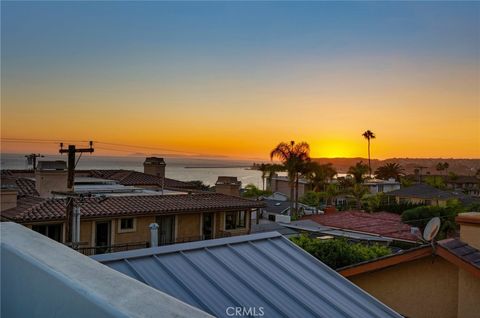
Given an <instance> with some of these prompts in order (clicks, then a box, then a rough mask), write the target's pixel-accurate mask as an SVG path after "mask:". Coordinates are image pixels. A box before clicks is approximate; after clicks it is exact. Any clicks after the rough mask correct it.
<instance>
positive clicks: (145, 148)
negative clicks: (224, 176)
mask: <svg viewBox="0 0 480 318" xmlns="http://www.w3.org/2000/svg"><path fill="white" fill-rule="evenodd" d="M0 139H1V141H2V142H12V143H32V144H35V143H40V144H45V143H67V142H82V143H84V142H85V143H86V142H89V141H87V140H70V139H69V140H60V139H29V138H4V137H2V138H0ZM93 142H94V143H95V144H97V145H98V144H101V145H107V146H114V148H112V147H98V146H96V148H98V149H102V150H110V151H119V152H126V153H128V152H131V151H132V150H127V149H120V148H115V147H123V148H134V149H143V150H156V151H168V152H172V153H179V154H186V155H202V154H199V153H194V152H189V151H181V150H175V149H168V148H159V147H151V146H141V145H129V144H120V143H112V142H104V141H99V140H94V141H93Z"/></svg>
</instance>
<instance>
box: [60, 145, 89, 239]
mask: <svg viewBox="0 0 480 318" xmlns="http://www.w3.org/2000/svg"><path fill="white" fill-rule="evenodd" d="M89 145H90V147H89V148H78V149H77V147H75V145H68V149H63V143H61V144H60V150H59V152H60V153H61V154H63V153H67V154H68V160H67V162H68V166H67V168H68V177H67V188H68V191H69V192H70V193H72V194H73V185H74V183H75V166H76V162H75V154H76V153H77V152H79V153H80V156H81V155H82V153H84V152H88V153H92V152H93V151H94V149H93V142H92V141H90V142H89ZM67 198H68V201H67V210H66V217H65V221H66V225H65V234H66V235H65V238H66V241H67V243H69V242H72V241H73V238H72V218H73V207H74V199H73V196H67Z"/></svg>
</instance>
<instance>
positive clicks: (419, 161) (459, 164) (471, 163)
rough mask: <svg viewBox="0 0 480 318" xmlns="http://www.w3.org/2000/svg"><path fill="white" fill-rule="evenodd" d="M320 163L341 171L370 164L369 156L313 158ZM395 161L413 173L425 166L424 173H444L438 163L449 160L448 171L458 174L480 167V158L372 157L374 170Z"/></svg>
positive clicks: (407, 171) (467, 173) (474, 170)
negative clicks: (437, 168)
mask: <svg viewBox="0 0 480 318" xmlns="http://www.w3.org/2000/svg"><path fill="white" fill-rule="evenodd" d="M312 160H313V161H316V162H318V163H322V164H323V163H331V164H333V166H334V167H335V169H337V171H338V172H339V173H346V172H347V170H348V168H349V167H351V166H353V165H355V163H357V162H359V161H363V162H364V163H367V164H368V158H312ZM391 162H395V163H398V164H400V165H401V166H402V167H403V168H404V169H405V173H407V174H413V172H414V170H415V168H418V167H424V169H423V173H424V174H426V173H427V172H429V173H430V174H444V173H445V171H437V170H436V165H437V163H439V162H442V163H443V162H448V165H449V168H448V172H453V173H455V174H457V175H474V174H475V172H476V171H477V169H480V159H445V158H389V159H384V160H379V159H372V171H375V169H377V168H378V167H380V166H383V165H384V164H386V163H391Z"/></svg>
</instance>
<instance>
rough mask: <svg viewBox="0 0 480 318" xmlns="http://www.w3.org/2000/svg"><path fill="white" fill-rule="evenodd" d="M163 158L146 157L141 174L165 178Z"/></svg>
mask: <svg viewBox="0 0 480 318" xmlns="http://www.w3.org/2000/svg"><path fill="white" fill-rule="evenodd" d="M166 165H167V164H166V163H165V161H164V160H163V158H158V157H148V158H146V159H145V161H144V162H143V172H144V173H146V174H150V175H153V176H157V177H161V178H165V166H166Z"/></svg>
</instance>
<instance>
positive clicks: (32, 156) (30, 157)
mask: <svg viewBox="0 0 480 318" xmlns="http://www.w3.org/2000/svg"><path fill="white" fill-rule="evenodd" d="M43 157H45V156H44V155H42V154H39V153H31V154H29V155H26V156H25V158H27V163H28V164H29V165H30V164H31V165H33V170H34V171H35V170H36V169H37V158H43Z"/></svg>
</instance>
